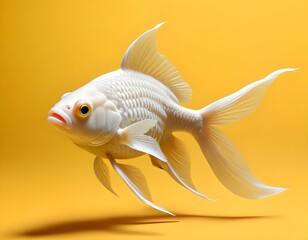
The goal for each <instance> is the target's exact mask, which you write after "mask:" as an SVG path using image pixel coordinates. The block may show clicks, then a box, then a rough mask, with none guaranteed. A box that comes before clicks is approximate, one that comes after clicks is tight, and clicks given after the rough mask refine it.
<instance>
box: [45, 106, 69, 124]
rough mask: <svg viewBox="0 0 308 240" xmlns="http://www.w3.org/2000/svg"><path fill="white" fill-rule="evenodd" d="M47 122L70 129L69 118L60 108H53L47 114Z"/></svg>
mask: <svg viewBox="0 0 308 240" xmlns="http://www.w3.org/2000/svg"><path fill="white" fill-rule="evenodd" d="M48 122H49V123H51V124H53V125H56V126H63V127H66V128H68V129H69V128H71V127H72V121H71V119H70V117H69V116H68V115H67V114H66V113H65V112H64V111H63V110H62V109H60V108H57V107H53V108H52V109H51V110H50V111H49V113H48Z"/></svg>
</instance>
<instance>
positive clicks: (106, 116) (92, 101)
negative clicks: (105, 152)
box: [48, 86, 122, 146]
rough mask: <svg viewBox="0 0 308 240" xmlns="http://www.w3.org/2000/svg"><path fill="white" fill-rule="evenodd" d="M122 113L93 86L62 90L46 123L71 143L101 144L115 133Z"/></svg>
mask: <svg viewBox="0 0 308 240" xmlns="http://www.w3.org/2000/svg"><path fill="white" fill-rule="evenodd" d="M121 119H122V118H121V114H120V113H119V111H118V109H117V107H116V105H115V104H114V103H113V102H112V101H110V100H108V99H107V97H106V96H105V95H104V94H103V93H101V92H99V91H98V90H96V89H95V88H94V87H93V88H92V87H89V86H87V87H83V88H80V89H77V90H75V91H74V92H69V93H65V94H64V95H63V96H62V97H61V99H60V101H59V102H58V103H57V104H55V106H54V107H52V108H51V109H50V111H49V113H48V122H49V123H50V124H51V125H52V126H54V127H55V128H56V129H58V130H60V131H61V132H63V133H65V134H66V135H67V136H68V137H69V138H70V139H71V140H72V141H73V142H74V143H76V144H78V145H86V146H100V145H103V144H105V143H107V142H108V141H109V140H110V139H111V138H112V137H113V135H114V134H115V133H116V132H117V130H118V128H119V125H120V122H121Z"/></svg>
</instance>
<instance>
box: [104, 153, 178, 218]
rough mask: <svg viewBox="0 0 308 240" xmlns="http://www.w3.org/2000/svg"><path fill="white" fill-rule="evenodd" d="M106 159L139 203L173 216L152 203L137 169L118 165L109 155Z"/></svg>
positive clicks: (145, 184) (144, 180)
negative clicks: (141, 202)
mask: <svg viewBox="0 0 308 240" xmlns="http://www.w3.org/2000/svg"><path fill="white" fill-rule="evenodd" d="M108 158H109V160H110V163H111V165H112V167H113V168H114V170H115V171H116V172H117V173H118V174H119V176H120V177H121V178H122V179H123V181H124V182H125V183H126V184H127V186H128V187H129V188H130V189H131V190H132V191H133V193H134V194H135V195H136V196H137V197H138V198H139V199H140V200H141V201H143V202H144V203H145V204H147V205H149V206H150V207H152V208H155V209H157V210H159V211H162V212H165V213H168V214H170V215H173V216H174V214H172V213H171V212H169V211H168V210H166V209H164V208H162V207H159V206H157V205H156V204H154V203H153V202H152V200H151V194H150V191H149V188H148V186H147V182H146V179H145V177H144V175H143V174H142V172H141V171H140V170H139V169H138V168H136V167H133V166H129V165H125V164H119V163H117V162H116V161H115V160H114V159H113V158H112V157H111V156H110V155H109V156H108Z"/></svg>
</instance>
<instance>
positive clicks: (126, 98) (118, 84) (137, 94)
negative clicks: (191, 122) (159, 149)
mask: <svg viewBox="0 0 308 240" xmlns="http://www.w3.org/2000/svg"><path fill="white" fill-rule="evenodd" d="M94 84H95V85H96V86H97V87H98V88H99V89H100V91H102V92H103V93H104V94H105V95H106V96H107V98H108V99H110V100H111V101H113V102H114V103H115V105H116V106H117V108H118V109H119V111H120V113H121V116H122V122H121V127H122V128H125V127H127V126H129V125H131V124H133V123H135V122H137V121H140V120H143V119H154V120H157V124H156V126H155V128H153V129H151V130H150V131H149V133H148V135H150V136H152V137H153V138H155V140H157V141H158V142H159V141H160V139H161V138H162V135H163V133H164V127H165V126H164V123H165V122H166V121H167V118H168V117H169V116H168V112H169V113H170V117H171V119H175V118H176V117H179V116H180V114H176V116H174V117H173V115H174V113H176V112H177V109H178V108H179V106H178V105H177V104H175V102H174V100H175V99H176V97H175V96H174V95H173V93H172V92H171V91H170V89H168V88H167V87H166V86H164V85H163V84H161V83H160V82H159V81H157V80H156V79H153V78H152V77H151V76H148V75H146V74H142V73H138V72H134V71H128V72H124V71H121V70H118V71H115V72H113V74H108V75H107V76H104V78H102V77H100V78H99V79H96V80H94ZM183 113H184V112H183ZM194 115H195V114H194ZM181 117H183V120H184V119H189V117H190V116H185V114H184V115H182V116H181ZM183 120H182V122H183ZM170 123H171V122H170ZM185 124H186V125H188V123H185ZM171 125H174V124H170V126H171Z"/></svg>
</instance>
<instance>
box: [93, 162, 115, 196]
mask: <svg viewBox="0 0 308 240" xmlns="http://www.w3.org/2000/svg"><path fill="white" fill-rule="evenodd" d="M94 172H95V175H96V177H97V178H98V180H99V181H100V182H101V183H102V184H103V185H104V186H105V187H106V188H107V189H108V190H109V191H110V192H112V193H113V194H114V195H116V196H118V194H116V193H115V191H114V190H113V189H112V186H111V181H110V173H109V169H108V166H107V164H106V163H105V162H104V160H103V159H101V158H100V157H96V158H95V160H94Z"/></svg>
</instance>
